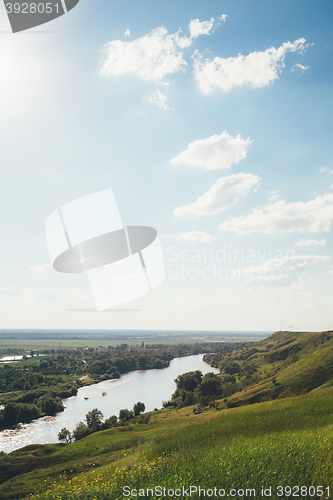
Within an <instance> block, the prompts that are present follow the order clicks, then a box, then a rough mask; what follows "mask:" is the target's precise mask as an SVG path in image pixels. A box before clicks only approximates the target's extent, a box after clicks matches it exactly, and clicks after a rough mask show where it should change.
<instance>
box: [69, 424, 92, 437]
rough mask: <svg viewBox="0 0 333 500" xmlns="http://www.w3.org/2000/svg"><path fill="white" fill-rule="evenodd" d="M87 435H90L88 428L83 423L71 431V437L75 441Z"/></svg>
mask: <svg viewBox="0 0 333 500" xmlns="http://www.w3.org/2000/svg"><path fill="white" fill-rule="evenodd" d="M88 434H90V432H89V429H88V427H87V426H86V425H85V424H84V423H83V422H79V423H78V424H77V425H76V427H75V429H74V430H73V434H72V437H73V439H74V440H75V441H79V439H82V438H84V437H85V436H88Z"/></svg>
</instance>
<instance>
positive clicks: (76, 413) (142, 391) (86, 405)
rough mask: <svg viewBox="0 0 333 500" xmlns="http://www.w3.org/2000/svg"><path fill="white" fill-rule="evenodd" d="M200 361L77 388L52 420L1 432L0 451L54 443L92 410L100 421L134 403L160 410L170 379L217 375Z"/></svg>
mask: <svg viewBox="0 0 333 500" xmlns="http://www.w3.org/2000/svg"><path fill="white" fill-rule="evenodd" d="M202 358H203V354H198V355H195V356H187V357H183V358H174V359H172V360H171V361H170V365H169V366H168V367H167V368H162V369H161V370H138V371H134V372H129V373H126V374H125V375H123V376H122V377H120V379H117V380H105V381H104V382H99V383H98V384H93V385H89V386H86V387H81V388H80V389H79V390H78V393H77V395H76V396H73V397H71V398H68V399H65V400H64V406H65V411H63V412H61V413H58V414H57V415H55V416H54V417H43V418H39V419H37V420H34V421H33V422H31V423H29V424H19V425H18V426H16V427H15V428H14V429H6V430H4V431H1V432H0V451H4V452H5V453H9V452H10V451H13V450H16V449H18V448H22V447H23V446H27V445H28V444H44V443H57V442H58V432H59V431H60V430H61V429H62V428H63V427H66V428H67V429H69V430H71V431H72V430H73V429H74V427H75V426H76V424H77V423H78V422H80V420H82V421H84V417H85V415H86V413H87V412H88V411H90V410H92V409H93V408H98V409H99V410H101V411H102V413H103V414H104V418H108V417H110V416H111V415H117V416H118V414H119V410H121V409H122V408H127V409H129V410H130V409H132V408H133V405H134V404H135V403H137V402H138V401H141V402H142V403H144V404H145V405H146V411H152V410H153V409H154V408H161V407H162V402H163V401H167V400H168V399H170V398H171V395H172V393H173V392H174V391H175V389H176V384H175V382H174V379H175V378H176V377H178V375H181V374H182V373H185V372H188V371H193V370H200V371H201V372H202V373H203V374H205V373H208V372H214V373H218V372H219V370H218V369H216V368H212V367H211V366H209V365H208V364H207V363H205V362H204V361H203V359H202ZM102 393H106V395H105V396H103V395H102ZM85 398H88V399H85Z"/></svg>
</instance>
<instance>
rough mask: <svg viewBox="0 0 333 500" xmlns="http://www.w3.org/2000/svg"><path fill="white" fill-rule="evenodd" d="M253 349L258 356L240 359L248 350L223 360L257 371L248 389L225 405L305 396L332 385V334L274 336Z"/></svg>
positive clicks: (296, 333)
mask: <svg viewBox="0 0 333 500" xmlns="http://www.w3.org/2000/svg"><path fill="white" fill-rule="evenodd" d="M254 346H255V347H256V349H257V350H258V352H256V353H254V354H252V355H251V356H249V357H248V358H247V359H241V358H245V357H246V356H247V352H251V351H250V349H251V348H245V349H237V350H235V351H233V352H232V353H231V354H230V356H228V358H225V359H230V360H233V361H236V362H237V363H238V364H239V365H240V366H241V367H242V366H244V365H245V364H246V363H253V364H254V365H255V366H256V368H257V370H258V371H257V373H256V374H255V376H254V381H252V382H251V384H250V386H249V387H246V389H244V390H243V391H241V392H238V393H236V394H233V395H232V396H230V397H229V398H228V405H231V406H241V405H244V404H252V403H256V402H257V403H258V402H262V401H268V400H271V399H276V398H281V397H288V396H295V395H300V394H306V393H307V392H309V391H311V390H313V389H315V388H317V387H319V386H322V385H324V384H325V386H327V385H330V383H332V382H333V332H325V333H299V332H293V333H291V332H277V333H274V334H273V335H271V336H270V337H268V338H267V339H264V340H262V341H260V342H257V343H256V344H254ZM256 378H258V379H259V380H257V381H255V379H256ZM330 381H332V382H330ZM225 406H226V405H225Z"/></svg>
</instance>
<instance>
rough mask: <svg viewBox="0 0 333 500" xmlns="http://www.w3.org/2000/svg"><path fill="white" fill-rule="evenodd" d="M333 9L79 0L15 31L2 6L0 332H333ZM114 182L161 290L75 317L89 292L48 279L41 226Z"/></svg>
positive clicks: (67, 280)
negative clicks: (156, 267) (145, 238)
mask: <svg viewBox="0 0 333 500" xmlns="http://www.w3.org/2000/svg"><path fill="white" fill-rule="evenodd" d="M332 11H333V7H332V3H331V2H330V1H325V0H324V1H321V2H315V1H304V0H302V1H279V2H274V1H269V2H268V1H249V0H247V1H242V0H239V1H237V2H235V1H224V2H217V1H207V2H201V1H193V0H191V1H182V2H179V1H177V2H173V1H170V0H168V1H159V2H152V1H148V0H147V1H145V2H140V3H138V2H134V1H133V0H127V1H123V2H118V3H116V2H112V1H109V0H81V1H80V2H79V4H78V5H77V6H76V7H75V8H74V9H73V10H72V11H71V12H69V13H68V14H66V15H65V16H63V17H61V18H59V19H56V20H54V21H52V22H51V23H48V24H45V25H43V26H41V27H38V28H34V29H33V30H29V31H27V32H22V33H18V34H15V35H14V34H11V32H10V26H9V22H8V19H7V17H6V12H5V9H4V7H1V8H0V86H1V94H0V106H1V108H0V109H1V114H0V128H1V147H0V155H1V162H0V165H1V188H0V189H1V197H0V203H1V213H0V225H1V241H2V244H1V248H0V314H1V327H3V328H53V327H54V328H124V329H126V328H139V329H143V328H150V329H155V328H156V329H216V330H277V329H279V328H280V324H281V323H280V322H281V321H285V325H286V327H288V326H291V325H292V326H293V327H294V329H299V330H323V329H327V328H333V321H332V319H333V318H332V312H331V311H332V305H333V304H332V302H333V300H332V299H333V294H332V287H333V273H332V271H333V262H332V234H331V228H332V222H333V187H332V186H333V161H332V139H331V136H332V123H331V121H332V118H331V117H332V54H333V53H332V36H333V35H332ZM212 18H213V20H212ZM110 187H111V188H112V189H113V191H114V194H115V197H116V200H117V203H118V207H119V210H120V213H121V215H122V219H123V222H124V223H125V224H129V225H147V226H152V227H154V228H156V229H157V230H158V233H159V236H160V239H161V244H162V248H163V254H164V260H165V265H166V279H165V281H164V282H163V284H162V285H160V286H159V287H158V288H156V289H155V290H154V291H153V292H152V293H150V294H148V295H145V296H144V297H141V298H140V299H137V300H134V301H132V302H131V303H129V304H127V305H125V306H124V310H123V311H122V312H108V313H97V312H96V313H93V312H91V313H88V312H73V311H69V310H70V309H87V308H88V309H89V308H93V307H94V303H93V298H92V295H91V291H90V288H89V285H88V282H87V279H86V276H84V275H76V276H73V275H66V274H61V273H56V272H55V271H53V272H52V271H51V269H50V265H49V264H50V258H49V255H48V249H47V244H46V238H45V230H44V224H45V219H46V218H47V217H48V215H49V214H50V213H51V212H53V211H54V210H55V209H57V208H58V207H60V206H62V205H63V204H65V203H68V202H70V201H72V200H75V199H77V198H80V197H82V196H85V195H88V194H90V193H94V192H97V191H100V190H103V189H106V188H110ZM126 309H135V311H133V310H131V311H129V310H126Z"/></svg>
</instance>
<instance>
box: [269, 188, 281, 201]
mask: <svg viewBox="0 0 333 500" xmlns="http://www.w3.org/2000/svg"><path fill="white" fill-rule="evenodd" d="M280 191H281V189H276V191H270V194H271V196H270V197H269V201H273V200H277V199H278V198H280V196H281V195H280V194H279V193H280Z"/></svg>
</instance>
